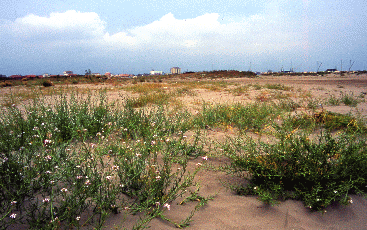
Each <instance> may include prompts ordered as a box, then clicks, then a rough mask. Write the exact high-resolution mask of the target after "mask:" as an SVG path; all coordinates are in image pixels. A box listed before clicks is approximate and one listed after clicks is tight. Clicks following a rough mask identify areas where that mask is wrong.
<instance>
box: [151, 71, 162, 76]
mask: <svg viewBox="0 0 367 230" xmlns="http://www.w3.org/2000/svg"><path fill="white" fill-rule="evenodd" d="M162 74H163V71H155V70H152V71H150V75H162Z"/></svg>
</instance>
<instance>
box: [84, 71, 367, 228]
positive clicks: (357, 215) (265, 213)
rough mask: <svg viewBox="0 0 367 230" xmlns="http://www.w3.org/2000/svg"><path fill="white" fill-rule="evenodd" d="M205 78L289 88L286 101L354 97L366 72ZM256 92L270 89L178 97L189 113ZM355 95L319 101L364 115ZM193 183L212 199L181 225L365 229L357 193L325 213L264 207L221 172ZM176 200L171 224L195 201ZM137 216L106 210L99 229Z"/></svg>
mask: <svg viewBox="0 0 367 230" xmlns="http://www.w3.org/2000/svg"><path fill="white" fill-rule="evenodd" d="M178 80H180V79H178ZM172 81H175V80H174V79H173V80H172ZM211 81H213V82H215V81H228V82H231V83H234V84H236V85H232V86H229V88H231V87H232V88H234V87H238V86H246V85H249V84H252V85H255V84H259V85H265V84H282V85H285V86H289V87H291V90H290V91H287V92H285V93H288V94H289V95H290V97H291V98H292V99H294V100H299V101H302V100H303V99H307V97H308V96H311V97H312V98H314V99H318V100H320V101H323V100H325V99H327V98H329V97H330V95H335V96H337V97H338V96H339V95H341V93H343V94H350V95H354V96H356V97H358V96H360V95H364V94H365V93H367V76H366V75H358V76H357V75H345V76H339V75H327V76H315V77H303V76H300V77H298V76H297V77H290V76H288V77H287V76H285V77H273V76H260V77H259V78H253V79H249V78H241V79H224V80H223V79H216V80H211ZM79 87H88V88H91V87H95V89H99V88H101V86H90V85H80V86H79ZM103 87H107V88H108V87H112V86H108V85H107V86H103ZM261 94H263V95H265V97H266V98H269V97H270V98H271V97H272V96H273V95H274V92H273V91H272V90H269V89H265V88H263V89H261V90H255V89H252V90H249V91H248V92H246V93H244V94H241V95H233V94H232V93H231V92H229V91H228V90H221V91H210V90H207V89H195V95H194V96H184V97H182V98H180V99H181V100H182V101H183V103H184V105H185V106H186V107H187V108H188V110H189V111H191V112H193V113H195V111H197V110H198V109H200V107H201V105H202V103H203V102H207V103H234V102H236V103H244V104H245V103H248V102H251V101H254V100H256V98H259V95H261ZM120 95H121V92H119V91H114V90H111V91H110V92H108V96H109V98H110V100H118V98H119V97H120ZM307 95H308V96H307ZM360 99H361V102H360V103H359V104H358V106H357V107H349V106H345V105H343V104H342V103H341V104H340V105H338V106H329V105H323V108H324V109H326V110H329V111H333V112H339V113H349V112H351V113H353V114H354V115H358V116H367V103H366V102H365V101H364V99H363V98H362V97H360ZM230 134H231V133H230V131H228V132H227V133H225V132H223V131H221V130H215V129H213V130H208V131H207V137H208V138H213V139H214V140H223V139H224V138H225V136H226V135H230ZM201 161H202V159H201V158H198V159H192V160H191V161H190V162H189V164H190V166H189V167H190V168H192V169H193V168H194V167H196V163H198V162H201ZM226 162H227V160H226V159H224V158H222V157H210V158H209V161H208V163H209V164H213V165H220V164H223V163H226ZM196 181H197V182H199V183H200V185H201V189H200V195H202V196H209V195H215V197H214V199H213V200H210V201H209V202H208V204H207V205H206V206H204V207H202V208H200V209H199V210H198V211H197V213H196V214H195V215H194V217H193V219H192V222H191V223H190V225H189V226H188V227H187V229H210V230H213V229H367V210H366V207H367V199H366V198H363V197H360V196H356V195H352V199H353V203H352V204H350V205H348V206H341V205H338V204H335V205H332V206H331V207H329V208H327V210H326V212H324V213H321V212H311V211H310V210H309V209H307V208H305V207H304V206H303V204H302V203H301V202H299V201H293V200H287V201H285V202H281V203H280V204H279V205H276V206H266V205H264V204H263V203H262V202H261V201H259V200H257V198H256V197H253V196H238V195H236V194H235V193H234V192H233V191H231V190H229V189H226V188H225V187H224V186H223V184H222V183H221V181H226V182H233V183H239V182H241V179H239V178H235V177H231V176H230V175H226V174H225V173H223V172H218V171H209V170H202V171H200V172H199V174H198V175H197V177H196ZM181 200H182V199H181ZM181 200H178V201H177V202H176V203H173V204H171V210H170V211H166V212H165V214H167V217H168V218H170V219H172V220H174V221H177V222H180V221H181V220H182V219H185V218H186V217H187V216H188V215H189V214H190V212H191V211H192V210H193V208H194V207H195V205H196V202H190V203H188V204H185V205H178V204H177V203H178V202H180V201H181ZM138 218H139V215H137V216H126V215H125V213H124V212H121V213H119V214H116V215H114V214H112V215H111V216H110V217H109V218H108V220H107V222H106V224H105V229H122V228H127V229H131V227H132V226H133V225H134V223H136V220H137V219H138ZM149 225H150V229H175V226H174V225H173V224H171V223H169V222H167V221H164V220H161V219H158V218H157V219H153V220H152V221H151V222H150V224H149Z"/></svg>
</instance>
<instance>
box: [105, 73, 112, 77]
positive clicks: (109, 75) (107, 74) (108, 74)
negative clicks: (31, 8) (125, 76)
mask: <svg viewBox="0 0 367 230" xmlns="http://www.w3.org/2000/svg"><path fill="white" fill-rule="evenodd" d="M104 75H105V76H106V77H111V75H112V74H111V73H110V72H106V73H105V74H104Z"/></svg>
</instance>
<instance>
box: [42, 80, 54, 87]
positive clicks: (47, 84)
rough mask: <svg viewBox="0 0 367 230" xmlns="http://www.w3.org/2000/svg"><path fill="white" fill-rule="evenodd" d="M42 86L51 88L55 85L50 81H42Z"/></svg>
mask: <svg viewBox="0 0 367 230" xmlns="http://www.w3.org/2000/svg"><path fill="white" fill-rule="evenodd" d="M42 85H43V86H44V87H50V86H53V85H54V84H53V83H52V81H50V80H43V81H42Z"/></svg>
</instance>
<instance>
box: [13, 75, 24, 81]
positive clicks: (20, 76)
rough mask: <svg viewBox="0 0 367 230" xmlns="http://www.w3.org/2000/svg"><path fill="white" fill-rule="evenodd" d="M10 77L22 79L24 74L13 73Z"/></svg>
mask: <svg viewBox="0 0 367 230" xmlns="http://www.w3.org/2000/svg"><path fill="white" fill-rule="evenodd" d="M10 78H12V79H15V80H20V79H22V78H23V76H22V75H11V76H10Z"/></svg>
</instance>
